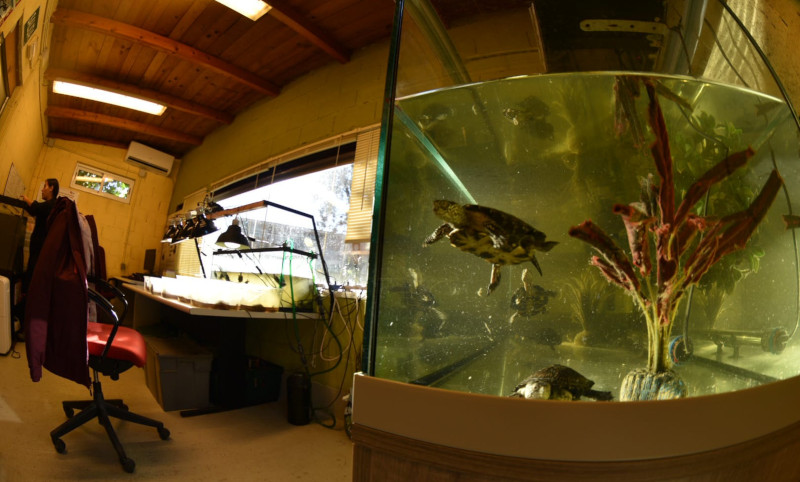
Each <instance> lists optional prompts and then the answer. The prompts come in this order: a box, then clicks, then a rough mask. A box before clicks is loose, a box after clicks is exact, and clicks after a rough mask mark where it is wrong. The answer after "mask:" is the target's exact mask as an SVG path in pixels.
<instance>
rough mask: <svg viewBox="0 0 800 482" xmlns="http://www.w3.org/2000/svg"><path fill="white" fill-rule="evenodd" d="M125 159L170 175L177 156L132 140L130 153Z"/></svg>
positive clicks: (129, 147) (143, 167)
mask: <svg viewBox="0 0 800 482" xmlns="http://www.w3.org/2000/svg"><path fill="white" fill-rule="evenodd" d="M125 161H126V162H129V163H131V164H133V165H134V166H138V167H141V168H142V169H146V170H148V171H153V172H156V173H158V174H161V175H162V176H168V175H169V172H170V171H171V170H172V163H173V162H174V161H175V158H174V157H173V156H170V155H169V154H167V153H166V152H161V151H157V150H155V149H153V148H152V147H148V146H146V145H144V144H140V143H138V142H131V144H130V146H128V153H127V154H125Z"/></svg>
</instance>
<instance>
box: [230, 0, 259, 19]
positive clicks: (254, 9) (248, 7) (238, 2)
mask: <svg viewBox="0 0 800 482" xmlns="http://www.w3.org/2000/svg"><path fill="white" fill-rule="evenodd" d="M217 2H219V3H221V4H223V5H225V6H226V7H228V8H230V9H231V10H235V11H237V12H239V13H241V14H242V15H244V16H245V17H247V18H249V19H250V20H258V19H259V18H261V16H262V15H264V14H265V13H267V12H269V11H270V9H271V8H272V7H271V6H270V5H269V4H268V3H265V2H262V1H261V0H217Z"/></svg>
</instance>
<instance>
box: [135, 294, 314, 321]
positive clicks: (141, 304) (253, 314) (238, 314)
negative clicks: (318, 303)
mask: <svg viewBox="0 0 800 482" xmlns="http://www.w3.org/2000/svg"><path fill="white" fill-rule="evenodd" d="M122 287H123V289H124V290H126V291H127V292H132V293H134V294H135V296H134V297H133V299H131V300H129V303H130V304H131V306H132V308H133V328H135V329H137V330H138V329H140V328H143V327H146V326H149V325H152V324H154V323H157V322H158V317H154V316H153V314H154V313H153V311H152V310H153V309H160V307H159V306H157V305H156V306H153V305H152V303H153V302H155V303H158V304H160V305H163V306H167V307H169V308H173V309H175V310H178V311H180V312H182V313H186V314H188V315H191V316H210V317H216V318H247V319H281V320H283V319H286V318H288V317H291V316H292V315H291V313H288V312H284V311H246V310H219V309H214V308H203V307H199V306H194V305H190V304H188V303H184V302H182V301H178V300H177V299H173V298H165V297H163V296H160V295H156V294H153V293H150V292H149V291H147V290H145V289H144V286H143V285H138V284H133V283H123V284H122ZM302 316H303V318H306V319H308V318H311V319H315V318H319V314H318V313H306V312H303V313H302ZM154 320H155V321H154Z"/></svg>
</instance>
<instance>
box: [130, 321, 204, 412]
mask: <svg viewBox="0 0 800 482" xmlns="http://www.w3.org/2000/svg"><path fill="white" fill-rule="evenodd" d="M145 341H146V342H147V364H146V365H145V379H146V381H147V387H148V388H149V389H150V392H151V393H152V394H153V396H154V397H155V398H156V400H157V401H158V403H159V405H161V407H162V408H163V409H164V410H166V411H170V410H190V409H198V408H206V407H209V406H210V405H211V404H210V402H209V380H210V373H211V362H212V358H213V355H212V353H211V352H210V351H209V350H207V349H205V348H203V347H202V346H200V345H198V344H197V343H195V342H193V341H191V340H187V339H185V338H157V337H152V336H146V337H145Z"/></svg>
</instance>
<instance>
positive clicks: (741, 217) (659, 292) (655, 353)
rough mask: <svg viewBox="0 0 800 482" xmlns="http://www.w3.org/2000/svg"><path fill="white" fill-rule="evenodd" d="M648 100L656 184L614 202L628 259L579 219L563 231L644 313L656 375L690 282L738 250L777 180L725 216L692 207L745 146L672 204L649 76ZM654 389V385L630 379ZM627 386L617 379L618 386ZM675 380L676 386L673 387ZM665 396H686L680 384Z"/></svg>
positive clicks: (745, 155) (662, 368)
mask: <svg viewBox="0 0 800 482" xmlns="http://www.w3.org/2000/svg"><path fill="white" fill-rule="evenodd" d="M643 82H644V85H645V88H646V90H647V95H648V97H649V106H648V123H649V125H650V127H651V129H652V132H653V134H654V135H655V141H654V142H653V144H652V145H651V147H650V151H651V154H652V156H653V161H654V163H655V167H656V171H657V173H658V177H659V179H660V183H659V184H658V185H656V183H655V182H654V180H653V177H652V176H651V177H650V178H649V179H647V180H646V181H645V182H643V184H642V187H643V189H642V196H641V199H640V202H634V203H631V204H628V205H623V204H616V205H614V207H613V212H614V213H615V214H617V215H619V216H620V217H621V218H622V221H623V223H624V225H625V230H626V232H627V238H628V246H629V250H630V257H628V255H627V254H626V253H625V252H624V251H623V249H622V248H620V247H619V246H618V245H617V243H616V242H615V241H614V240H613V239H612V238H611V237H610V236H609V235H608V234H606V232H605V231H603V229H601V228H600V227H599V226H597V225H596V224H594V223H593V222H592V221H591V220H586V221H584V222H583V223H582V224H580V225H579V226H574V227H572V228H571V229H570V230H569V235H570V236H572V237H575V238H577V239H580V240H582V241H584V242H586V243H588V244H590V245H591V246H592V247H593V248H594V249H596V250H597V251H598V252H599V253H600V256H593V257H592V258H591V264H592V265H594V266H596V267H597V268H598V269H599V270H600V272H601V273H602V274H603V275H604V276H605V277H606V278H607V279H608V280H609V281H610V282H611V283H613V284H615V285H617V286H619V287H621V288H623V289H624V290H625V291H627V292H628V293H629V294H630V295H631V297H632V298H633V300H634V302H635V303H636V305H637V306H638V308H639V309H640V310H641V311H642V313H643V314H644V317H645V320H646V324H647V335H648V361H647V372H648V373H650V374H661V373H665V372H668V371H669V369H670V367H671V361H670V357H669V349H668V348H669V347H668V344H669V338H670V333H671V330H672V325H673V321H674V320H675V314H676V311H677V308H678V305H679V303H680V301H681V299H682V297H683V296H684V294H686V292H687V288H688V287H690V286H691V285H693V284H697V283H698V282H699V281H700V280H701V278H702V277H703V275H705V274H706V273H707V272H708V270H709V269H710V268H711V267H712V266H714V265H715V264H716V263H717V262H719V260H720V259H721V258H722V257H723V256H726V255H728V254H730V253H733V252H735V251H737V250H741V249H743V248H744V247H745V246H746V245H747V242H748V241H749V239H750V237H751V235H752V234H753V232H754V231H755V229H756V227H757V226H758V224H759V223H760V222H761V220H762V219H763V217H764V215H765V214H766V212H767V210H768V209H769V207H770V206H771V204H772V202H773V201H774V199H775V196H776V195H777V193H778V190H779V189H780V187H781V185H782V183H783V181H782V179H781V177H780V175H779V174H778V172H777V171H775V170H773V171H772V173H771V174H770V176H769V178H768V180H767V181H766V183H765V184H764V186H763V188H762V189H761V192H760V193H759V194H758V196H756V198H755V200H753V202H752V203H751V204H750V205H749V206H748V207H747V208H745V209H743V210H741V211H739V212H735V213H733V214H730V215H727V216H724V217H721V218H719V217H711V216H701V215H698V214H696V213H694V212H693V208H694V206H695V205H696V204H697V203H698V202H699V201H700V200H701V199H703V197H704V196H705V194H706V193H707V192H708V190H709V189H710V188H711V187H712V186H713V185H715V184H717V183H719V182H721V181H722V180H724V179H725V178H727V177H728V176H730V175H731V173H733V172H734V171H736V170H737V169H739V168H740V167H742V166H744V165H745V164H746V163H747V162H748V160H749V159H750V158H752V157H753V155H754V154H755V153H754V151H753V150H752V149H750V148H747V149H745V150H742V151H739V152H736V153H734V154H731V155H729V156H727V157H726V158H725V159H723V160H722V161H720V162H719V163H717V164H716V165H715V166H713V167H712V168H711V169H709V170H708V171H706V172H705V173H704V174H703V175H702V176H701V177H700V178H699V179H698V180H697V181H695V182H694V183H693V184H692V185H691V186H690V187H689V188H688V189H687V190H686V192H685V194H684V195H683V199H682V201H681V202H680V204H679V205H678V206H677V208H676V199H675V183H674V177H673V176H674V174H673V160H672V155H671V153H670V146H669V137H668V134H667V127H666V123H665V121H664V116H663V114H662V112H661V107H660V105H659V102H658V98H657V96H656V93H655V86H654V84H653V82H652V81H650V80H649V79H643ZM632 383H634V384H636V385H637V386H638V387H640V388H643V389H645V390H653V391H655V392H656V393H655V394H653V396H652V397H651V396H650V395H646V396H645V397H644V398H658V397H660V396H661V395H660V394H658V391H659V386H660V383H661V382H658V381H655V382H649V381H644V382H642V381H635V382H632ZM625 385H626V383H625V381H623V387H624V386H625ZM673 385H676V384H673ZM677 385H680V386H679V387H678V388H676V390H675V391H674V392H673V395H672V396H683V395H685V388H683V387H682V382H681V383H679V384H677Z"/></svg>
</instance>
